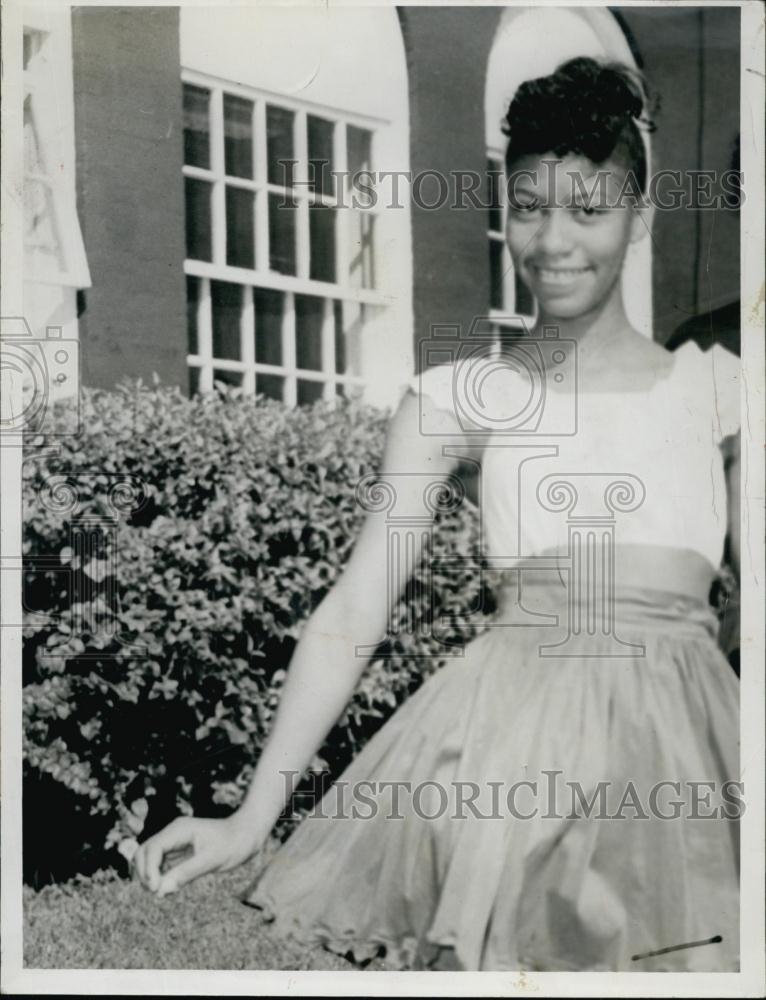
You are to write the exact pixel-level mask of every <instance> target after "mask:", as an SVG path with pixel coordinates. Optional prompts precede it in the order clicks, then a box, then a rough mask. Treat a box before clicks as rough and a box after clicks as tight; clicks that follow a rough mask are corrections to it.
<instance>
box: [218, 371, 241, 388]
mask: <svg viewBox="0 0 766 1000" xmlns="http://www.w3.org/2000/svg"><path fill="white" fill-rule="evenodd" d="M216 382H224V383H225V384H226V385H231V386H234V387H235V388H236V387H238V386H241V385H242V372H227V371H225V370H224V369H223V368H214V369H213V384H215V383H216Z"/></svg>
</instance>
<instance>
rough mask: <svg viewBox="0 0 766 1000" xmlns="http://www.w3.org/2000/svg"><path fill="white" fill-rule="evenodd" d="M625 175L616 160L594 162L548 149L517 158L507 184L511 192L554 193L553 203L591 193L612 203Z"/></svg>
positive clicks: (548, 196)
mask: <svg viewBox="0 0 766 1000" xmlns="http://www.w3.org/2000/svg"><path fill="white" fill-rule="evenodd" d="M627 179H628V178H627V171H626V169H625V167H624V166H623V165H622V164H621V163H619V162H618V161H616V160H606V161H605V162H603V163H599V164H596V163H594V162H593V161H592V160H589V159H588V157H587V156H578V155H576V154H569V155H567V156H563V157H562V156H556V154H555V153H548V154H543V155H541V156H524V157H522V158H520V159H519V160H517V161H516V162H515V163H514V164H513V169H512V170H511V172H510V174H509V176H508V184H509V193H511V194H512V195H518V194H522V193H524V192H529V193H530V194H533V195H535V196H536V197H546V198H550V197H555V199H556V203H557V204H570V203H571V202H572V201H576V200H579V199H581V198H583V197H587V198H591V197H593V198H594V199H602V198H605V199H606V200H607V202H608V204H611V205H614V204H615V203H616V201H617V197H618V195H619V194H620V193H621V192H622V191H623V190H624V188H625V184H626V181H627Z"/></svg>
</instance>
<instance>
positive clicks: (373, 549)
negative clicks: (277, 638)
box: [135, 393, 459, 895]
mask: <svg viewBox="0 0 766 1000" xmlns="http://www.w3.org/2000/svg"><path fill="white" fill-rule="evenodd" d="M422 405H423V406H427V405H430V404H429V402H428V401H427V400H424V401H423V402H422ZM420 406H421V402H420V401H419V400H418V399H417V397H416V396H415V395H413V394H411V393H407V394H406V395H405V396H404V398H403V399H402V401H401V403H400V405H399V408H398V409H397V411H396V413H395V414H394V416H393V417H392V419H391V422H390V424H389V429H388V435H387V439H386V447H385V452H384V455H383V460H382V463H381V469H380V474H381V475H382V476H385V475H387V474H399V475H398V476H397V479H396V484H397V485H396V491H397V504H401V506H402V508H404V509H406V510H407V511H408V512H412V511H422V510H423V509H424V505H423V489H424V486H425V481H424V478H423V473H426V474H429V473H430V474H431V476H432V477H433V479H435V480H439V479H443V478H444V477H446V476H447V475H448V474H449V473H450V471H451V470H452V469H453V467H454V466H455V464H456V460H455V459H453V458H448V457H445V456H444V455H442V440H443V439H442V438H441V436H438V437H432V436H428V437H424V436H423V435H421V434H420V431H419V417H418V410H419V408H420ZM433 419H434V420H438V421H439V426H440V427H443V429H444V433H445V434H447V435H452V436H453V437H454V435H455V434H456V433H458V434H459V429H458V425H457V422H456V420H455V418H454V417H453V416H452V415H450V414H448V413H445V412H442V411H440V412H438V413H435V414H434V415H433ZM407 472H411V473H415V475H413V476H412V477H410V478H408V477H407V476H406V475H404V476H402V475H401V474H402V473H407ZM416 535H417V533H416ZM389 537H390V534H389V526H388V525H387V523H386V516H385V514H378V513H370V514H368V515H367V518H366V520H365V522H364V524H363V526H362V529H361V531H360V534H359V537H358V539H357V541H356V544H355V546H354V550H353V553H352V555H351V557H350V559H349V561H348V563H347V564H346V566H345V568H344V570H343V572H342V574H341V576H340V577H339V579H338V580H337V581H336V583H335V584H334V586H333V587H332V589H331V590H330V591H329V593H328V594H327V595H326V597H325V598H324V600H323V601H322V603H321V604H320V605H319V607H317V609H316V610H315V611H314V613H313V614H312V615H311V617H310V618H309V620H308V622H307V623H306V625H305V627H304V629H303V632H302V635H301V637H300V640H299V642H298V644H297V645H296V648H295V651H294V653H293V656H292V659H291V661H290V665H289V669H288V671H287V678H286V680H285V684H284V688H283V690H282V694H281V698H280V702H279V707H278V709H277V712H276V714H275V717H274V722H273V725H272V729H271V732H270V733H269V736H268V739H267V740H266V742H265V744H264V747H263V751H262V753H261V756H260V759H259V761H258V764H257V766H256V769H255V772H254V774H253V779H252V782H251V784H250V788H249V789H248V792H247V794H246V796H245V799H244V801H243V803H242V805H241V806H240V808H239V809H238V810H237V811H236V812H235V813H234V814H233V815H232V816H230V817H228V819H226V820H207V819H196V818H189V817H185V818H179V819H176V820H174V821H173V823H171V824H169V825H168V826H167V827H165V829H164V830H162V831H160V832H159V833H158V834H156V835H155V836H154V837H152V838H151V839H150V840H148V841H147V842H146V843H145V844H143V845H142V846H141V848H140V849H139V852H138V853H137V855H136V858H135V867H136V871H137V874H138V876H139V878H141V880H142V881H143V882H144V884H145V885H147V886H148V887H149V888H150V889H152V890H154V891H158V892H159V893H160V894H161V895H164V894H165V893H166V892H173V891H175V889H177V888H179V887H180V886H181V885H184V884H185V883H186V882H189V881H190V880H191V879H193V878H196V877H197V876H199V875H202V874H204V873H206V872H209V871H222V870H228V869H230V868H233V867H235V866H236V865H238V864H241V863H242V862H243V861H245V860H247V859H248V858H249V857H250V856H251V855H252V854H254V853H255V852H256V851H257V850H258V849H259V848H260V847H261V846H262V844H263V843H264V841H265V840H266V838H267V837H268V834H269V832H270V830H271V828H272V827H273V825H274V823H275V822H276V820H277V819H278V817H279V815H280V813H281V812H282V810H283V809H284V807H285V805H286V803H287V801H288V800H289V797H290V794H291V792H292V789H293V788H294V786H295V784H296V783H297V780H298V779H299V778H300V775H301V774H302V773H303V772H304V771H305V769H306V768H307V767H308V765H309V763H310V762H311V759H312V758H313V756H314V755H315V754H316V752H317V750H318V749H319V748H320V747H321V745H322V743H323V742H324V740H325V738H326V736H327V734H328V733H329V731H330V729H331V728H332V726H333V725H334V723H335V722H336V721H337V719H338V718H339V716H340V714H341V713H342V711H343V709H344V708H345V707H346V705H347V704H348V701H349V699H350V698H351V695H352V693H353V691H354V689H355V688H356V685H357V683H358V681H359V678H360V675H361V673H362V672H363V670H364V668H365V666H366V664H367V660H366V659H365V658H362V657H358V656H356V655H355V648H356V647H357V646H358V645H374V644H376V643H377V642H379V641H380V640H381V639H382V638H383V635H384V632H385V628H386V625H387V624H388V623H387V615H388V610H389V609H388V606H387V602H388V594H389V593H390V592H391V591H393V590H395V591H396V593H401V591H402V589H403V588H404V585H405V584H406V582H407V579H406V574H407V567H406V566H405V565H404V564H403V562H402V561H397V565H396V567H395V568H393V569H390V568H389V566H388V560H387V546H388V539H389ZM414 541H415V551H414V552H413V555H414V557H415V558H418V557H419V554H420V552H419V549H420V541H419V540H418V539H417V538H416V539H415V540H414ZM389 572H396V573H397V574H398V576H397V578H396V579H394V580H392V581H389V579H388V574H389ZM291 779H292V780H291ZM188 845H191V846H192V848H193V850H194V855H193V857H191V858H189V859H188V860H185V861H183V862H181V863H180V864H179V865H177V866H176V867H175V868H173V869H172V870H171V872H169V873H166V874H165V875H164V876H161V875H160V866H161V863H162V859H163V856H164V855H165V854H166V853H167V852H171V851H177V850H181V849H182V848H183V847H185V846H188Z"/></svg>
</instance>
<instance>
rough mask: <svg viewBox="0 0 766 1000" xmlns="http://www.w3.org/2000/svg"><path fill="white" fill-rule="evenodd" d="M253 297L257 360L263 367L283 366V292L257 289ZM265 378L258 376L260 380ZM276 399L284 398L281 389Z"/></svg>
mask: <svg viewBox="0 0 766 1000" xmlns="http://www.w3.org/2000/svg"><path fill="white" fill-rule="evenodd" d="M253 297H254V300H255V360H256V361H257V362H259V363H260V364H262V365H281V364H282V310H283V305H284V295H283V293H282V292H272V291H269V290H268V289H265V288H263V289H258V288H256V289H254V292H253ZM264 377H265V376H262V375H258V376H257V378H258V380H260V379H261V378H264ZM280 383H281V379H280ZM276 398H279V399H281V398H282V390H281V389H280V391H279V396H278V397H276Z"/></svg>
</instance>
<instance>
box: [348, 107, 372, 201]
mask: <svg viewBox="0 0 766 1000" xmlns="http://www.w3.org/2000/svg"><path fill="white" fill-rule="evenodd" d="M346 145H347V150H346V155H347V162H348V174H349V181H350V183H351V189H352V191H353V192H354V198H355V199H356V203H357V204H358V205H362V206H368V207H369V206H371V205H372V195H371V194H370V192H369V190H368V191H366V192H365V191H363V190H362V188H368V189H369V188H370V187H371V185H372V180H371V178H370V177H369V175H367V176H364V175H363V176H362V177H358V176H357V175H358V174H359V172H360V171H370V170H372V132H370V131H369V130H368V129H366V128H357V127H356V126H355V125H349V126H347V128H346Z"/></svg>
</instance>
